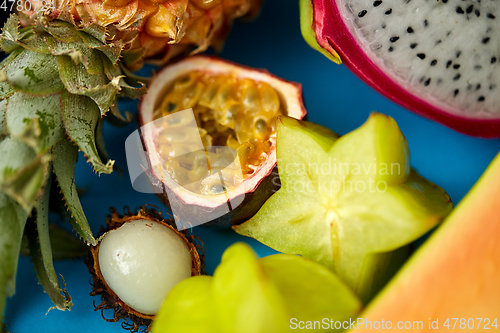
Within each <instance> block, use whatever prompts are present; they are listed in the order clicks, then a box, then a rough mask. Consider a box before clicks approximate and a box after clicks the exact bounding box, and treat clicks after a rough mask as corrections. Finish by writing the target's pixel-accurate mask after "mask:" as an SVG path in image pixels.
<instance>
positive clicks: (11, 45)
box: [0, 14, 19, 53]
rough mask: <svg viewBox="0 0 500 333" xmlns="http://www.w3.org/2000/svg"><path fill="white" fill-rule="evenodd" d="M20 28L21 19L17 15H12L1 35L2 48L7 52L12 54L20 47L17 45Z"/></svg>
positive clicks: (0, 43) (0, 46)
mask: <svg viewBox="0 0 500 333" xmlns="http://www.w3.org/2000/svg"><path fill="white" fill-rule="evenodd" d="M18 28H19V18H18V17H17V15H16V14H12V15H11V16H10V17H9V18H8V19H7V22H6V23H5V25H4V26H3V29H2V34H1V35H0V48H2V50H4V51H5V52H8V53H9V52H12V51H14V50H15V49H17V48H18V47H19V45H18V44H17V35H18Z"/></svg>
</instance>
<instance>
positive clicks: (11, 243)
mask: <svg viewBox="0 0 500 333" xmlns="http://www.w3.org/2000/svg"><path fill="white" fill-rule="evenodd" d="M27 217H28V214H27V213H26V212H25V211H24V210H23V208H22V207H21V206H20V205H19V204H18V203H17V202H15V201H14V200H13V199H12V198H10V197H9V196H8V195H7V194H5V193H1V192H0V221H1V223H0V257H1V258H2V260H0V317H1V316H2V314H3V310H4V308H5V299H6V297H7V296H12V295H14V292H15V289H16V271H17V261H18V257H19V249H20V247H21V238H22V233H23V230H24V225H25V223H26V219H27Z"/></svg>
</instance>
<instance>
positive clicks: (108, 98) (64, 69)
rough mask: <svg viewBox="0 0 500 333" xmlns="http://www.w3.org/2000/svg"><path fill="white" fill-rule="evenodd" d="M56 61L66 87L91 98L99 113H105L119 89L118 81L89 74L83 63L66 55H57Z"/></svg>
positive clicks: (71, 91)
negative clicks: (74, 60) (76, 62)
mask: <svg viewBox="0 0 500 333" xmlns="http://www.w3.org/2000/svg"><path fill="white" fill-rule="evenodd" d="M57 63H58V65H59V72H60V74H61V79H62V81H63V82H64V86H65V87H66V89H67V90H68V91H69V92H70V93H72V94H77V95H83V96H88V97H90V98H92V100H94V102H95V104H97V106H98V107H99V109H100V112H101V114H102V115H104V114H106V112H107V111H108V110H109V108H110V107H111V105H112V104H113V101H114V99H115V96H116V94H117V93H118V92H119V91H120V86H119V85H118V82H116V80H115V81H111V82H109V80H108V78H107V77H106V75H104V74H89V73H88V72H87V70H86V69H85V66H84V65H83V64H81V63H80V64H75V63H74V62H73V60H71V58H70V57H69V56H66V55H61V56H58V57H57Z"/></svg>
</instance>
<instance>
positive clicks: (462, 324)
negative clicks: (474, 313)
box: [443, 318, 498, 330]
mask: <svg viewBox="0 0 500 333" xmlns="http://www.w3.org/2000/svg"><path fill="white" fill-rule="evenodd" d="M443 326H444V327H446V328H448V329H462V330H463V329H466V328H467V329H474V328H475V329H484V330H489V329H494V330H497V329H498V323H497V318H494V319H490V318H468V319H466V318H448V319H446V321H445V322H444V324H443Z"/></svg>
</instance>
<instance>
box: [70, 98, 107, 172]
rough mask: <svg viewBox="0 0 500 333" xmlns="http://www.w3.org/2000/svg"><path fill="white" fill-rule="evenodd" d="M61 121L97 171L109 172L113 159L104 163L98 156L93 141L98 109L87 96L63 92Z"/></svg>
mask: <svg viewBox="0 0 500 333" xmlns="http://www.w3.org/2000/svg"><path fill="white" fill-rule="evenodd" d="M61 106H62V114H63V121H64V124H65V127H66V131H67V133H68V135H69V137H70V138H71V140H72V141H74V142H75V143H76V144H78V146H79V147H80V149H81V151H83V153H84V154H85V156H86V158H87V160H88V161H89V162H90V163H91V164H92V166H93V167H94V169H95V170H96V171H97V172H98V173H111V172H112V171H113V164H114V161H108V162H107V163H106V164H104V163H103V162H102V161H101V159H100V158H99V153H98V151H97V147H96V143H95V128H96V126H97V122H98V121H99V118H100V117H99V109H98V108H97V106H96V105H95V103H94V102H92V100H91V99H90V98H88V97H85V96H79V95H72V94H70V93H67V92H65V93H63V94H62V95H61Z"/></svg>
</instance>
